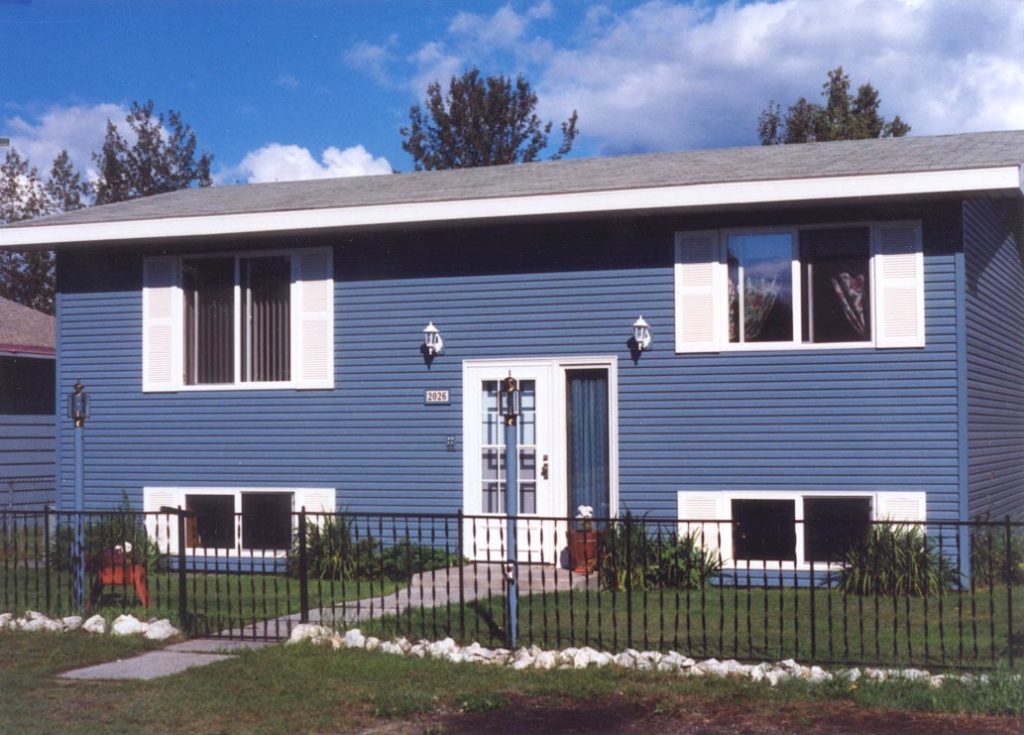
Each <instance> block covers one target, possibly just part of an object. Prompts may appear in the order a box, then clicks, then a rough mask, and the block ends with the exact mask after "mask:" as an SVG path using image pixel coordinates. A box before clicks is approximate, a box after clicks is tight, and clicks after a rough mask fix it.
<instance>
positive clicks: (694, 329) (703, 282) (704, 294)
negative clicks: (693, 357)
mask: <svg viewBox="0 0 1024 735" xmlns="http://www.w3.org/2000/svg"><path fill="white" fill-rule="evenodd" d="M675 249H676V253H675V256H676V258H675V260H676V262H675V297H676V309H675V310H676V352H717V351H718V350H720V349H721V345H720V339H721V338H720V333H721V328H720V324H719V322H720V321H721V319H722V317H723V314H724V309H725V298H726V296H725V294H724V293H723V288H724V286H725V284H724V283H720V280H721V277H720V274H719V271H720V268H719V245H718V232H717V231H715V230H703V231H693V232H677V233H676V244H675Z"/></svg>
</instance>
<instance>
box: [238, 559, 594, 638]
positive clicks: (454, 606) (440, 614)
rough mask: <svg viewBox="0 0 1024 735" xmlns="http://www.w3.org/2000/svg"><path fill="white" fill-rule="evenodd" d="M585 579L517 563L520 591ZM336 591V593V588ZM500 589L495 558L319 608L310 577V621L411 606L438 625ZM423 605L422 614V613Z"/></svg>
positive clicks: (345, 619) (281, 624)
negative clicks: (380, 593)
mask: <svg viewBox="0 0 1024 735" xmlns="http://www.w3.org/2000/svg"><path fill="white" fill-rule="evenodd" d="M460 576H461V579H460ZM587 584H588V578H587V575H583V574H573V573H571V572H569V571H567V570H565V569H558V570H556V569H555V567H554V566H551V565H543V566H542V565H539V564H537V565H522V566H520V567H519V594H520V595H532V594H540V593H542V592H546V593H555V592H568V591H569V590H571V589H577V590H579V589H585V588H586V586H587ZM589 584H590V585H596V584H597V581H596V579H594V578H591V579H590V580H589ZM460 589H461V593H460ZM334 591H335V592H340V590H339V589H338V588H337V587H335V590H334ZM324 594H325V595H326V594H328V590H327V589H325V590H324ZM504 594H505V577H504V574H503V573H502V565H501V564H495V563H490V564H488V563H481V562H477V563H471V564H467V565H466V566H464V567H461V568H460V567H449V568H447V569H438V570H436V571H433V572H423V573H421V574H416V575H413V577H412V579H411V580H410V582H409V585H408V586H407V587H403V588H401V589H400V590H398V591H397V592H393V593H391V594H387V595H383V596H378V597H368V598H364V599H362V600H352V601H351V602H342V603H338V604H336V605H325V606H324V607H322V608H321V607H320V600H319V597H318V590H317V586H316V583H315V581H312V580H311V581H310V589H309V604H310V608H311V609H310V611H309V622H310V623H322V624H324V625H330V626H335V625H338V626H343V627H350V626H351V625H352V624H354V623H357V622H359V621H362V620H373V619H376V618H381V617H384V616H386V615H394V616H397V615H400V614H402V613H403V612H405V611H406V610H412V611H414V613H415V614H416V616H417V618H418V617H419V616H420V615H421V614H422V615H423V616H425V618H426V620H427V621H428V622H430V621H433V620H434V619H435V617H436V620H437V621H438V623H439V624H440V623H441V622H442V621H445V622H446V621H447V620H448V607H449V605H450V606H451V614H452V616H453V617H454V616H457V615H458V606H459V602H460V601H463V602H472V601H474V600H478V599H486V598H488V597H493V596H500V595H504ZM421 608H422V613H421V612H420V610H421ZM300 618H301V616H300V615H299V613H293V614H291V615H282V616H281V617H277V618H271V619H269V620H261V621H258V622H256V623H253V624H251V625H247V626H245V627H243V628H234V629H232V630H227V631H224V632H223V635H226V636H230V637H232V638H241V639H245V638H251V639H262V638H271V639H273V638H281V637H287V636H288V635H289V634H290V633H291V629H292V628H293V627H295V626H296V625H298V624H299V621H300Z"/></svg>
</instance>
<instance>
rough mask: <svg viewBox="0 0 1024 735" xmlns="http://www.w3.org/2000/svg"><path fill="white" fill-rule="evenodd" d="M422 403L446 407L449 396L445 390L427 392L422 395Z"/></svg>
mask: <svg viewBox="0 0 1024 735" xmlns="http://www.w3.org/2000/svg"><path fill="white" fill-rule="evenodd" d="M423 402H424V403H426V404H427V405H428V406H429V405H441V406H447V405H449V404H450V403H451V402H452V401H451V396H449V395H448V391H446V390H428V391H427V392H426V394H425V395H424V398H423Z"/></svg>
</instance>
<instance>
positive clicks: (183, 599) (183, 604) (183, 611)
mask: <svg viewBox="0 0 1024 735" xmlns="http://www.w3.org/2000/svg"><path fill="white" fill-rule="evenodd" d="M178 622H179V623H180V624H181V629H182V631H183V632H190V631H189V626H188V579H187V578H186V577H185V511H184V510H183V509H182V508H181V506H178Z"/></svg>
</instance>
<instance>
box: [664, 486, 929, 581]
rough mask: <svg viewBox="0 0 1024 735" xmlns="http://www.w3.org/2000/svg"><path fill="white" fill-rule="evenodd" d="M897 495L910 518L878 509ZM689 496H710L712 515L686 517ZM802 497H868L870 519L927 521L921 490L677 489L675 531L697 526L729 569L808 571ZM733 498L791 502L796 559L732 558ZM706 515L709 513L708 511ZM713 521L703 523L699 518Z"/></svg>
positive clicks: (830, 565)
mask: <svg viewBox="0 0 1024 735" xmlns="http://www.w3.org/2000/svg"><path fill="white" fill-rule="evenodd" d="M896 496H900V497H901V498H903V499H905V500H906V499H910V500H912V501H914V503H915V504H916V510H915V512H914V516H915V517H913V518H887V514H886V513H884V512H883V511H882V510H881V508H882V506H883V504H884V503H885V501H886V499H887V498H894V497H896ZM693 497H699V498H709V499H710V498H712V497H713V498H714V502H715V512H714V515H715V517H714V518H711V517H707V518H687V517H686V516H685V514H684V513H683V511H682V509H683V507H684V504H685V502H686V501H687V500H688V499H691V498H693ZM806 498H869V499H870V500H871V520H872V521H881V520H896V521H906V522H907V524H908V525H914V524H922V525H923V524H924V523H926V522H927V510H926V501H927V494H926V493H925V492H923V491H903V490H899V491H886V490H879V491H870V490H868V491H865V490H801V491H775V490H735V491H732V490H730V491H716V490H706V491H705V490H680V491H679V492H678V494H677V505H676V507H677V515H678V518H679V519H680V521H689V522H688V523H680V524H679V527H678V532H679V533H680V534H681V535H682V534H687V533H693V532H697V533H700V532H701V529H704V532H705V546H706V547H708V548H710V549H712V550H715V551H719V552H720V553H721V558H722V568H723V569H727V570H731V571H747V570H749V571H755V572H762V571H767V572H768V573H769V574H770V573H772V572H779V571H784V572H785V571H790V572H792V571H803V572H806V571H810V569H811V563H810V562H809V561H808V560H807V558H806V549H805V547H804V524H803V523H802V521H803V520H804V500H805V499H806ZM733 500H791V501H793V503H794V508H793V512H794V521H796V528H795V533H796V562H795V563H794V562H792V561H782V562H780V561H763V560H757V559H751V560H749V561H748V560H746V559H740V560H737V559H733V558H732V552H733V544H732V531H733V527H732V524H730V523H726V522H725V521H729V520H731V519H732V501H733ZM709 515H710V514H709ZM701 520H704V521H715V522H712V523H708V524H707V525H706V526H705V525H704V524H702V523H700V522H699V521H701ZM719 533H720V534H721V546H719V544H718V542H719ZM839 569H842V564H839V563H835V562H819V561H816V562H814V571H815V572H818V571H819V570H820V571H822V572H825V571H837V570H839Z"/></svg>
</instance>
